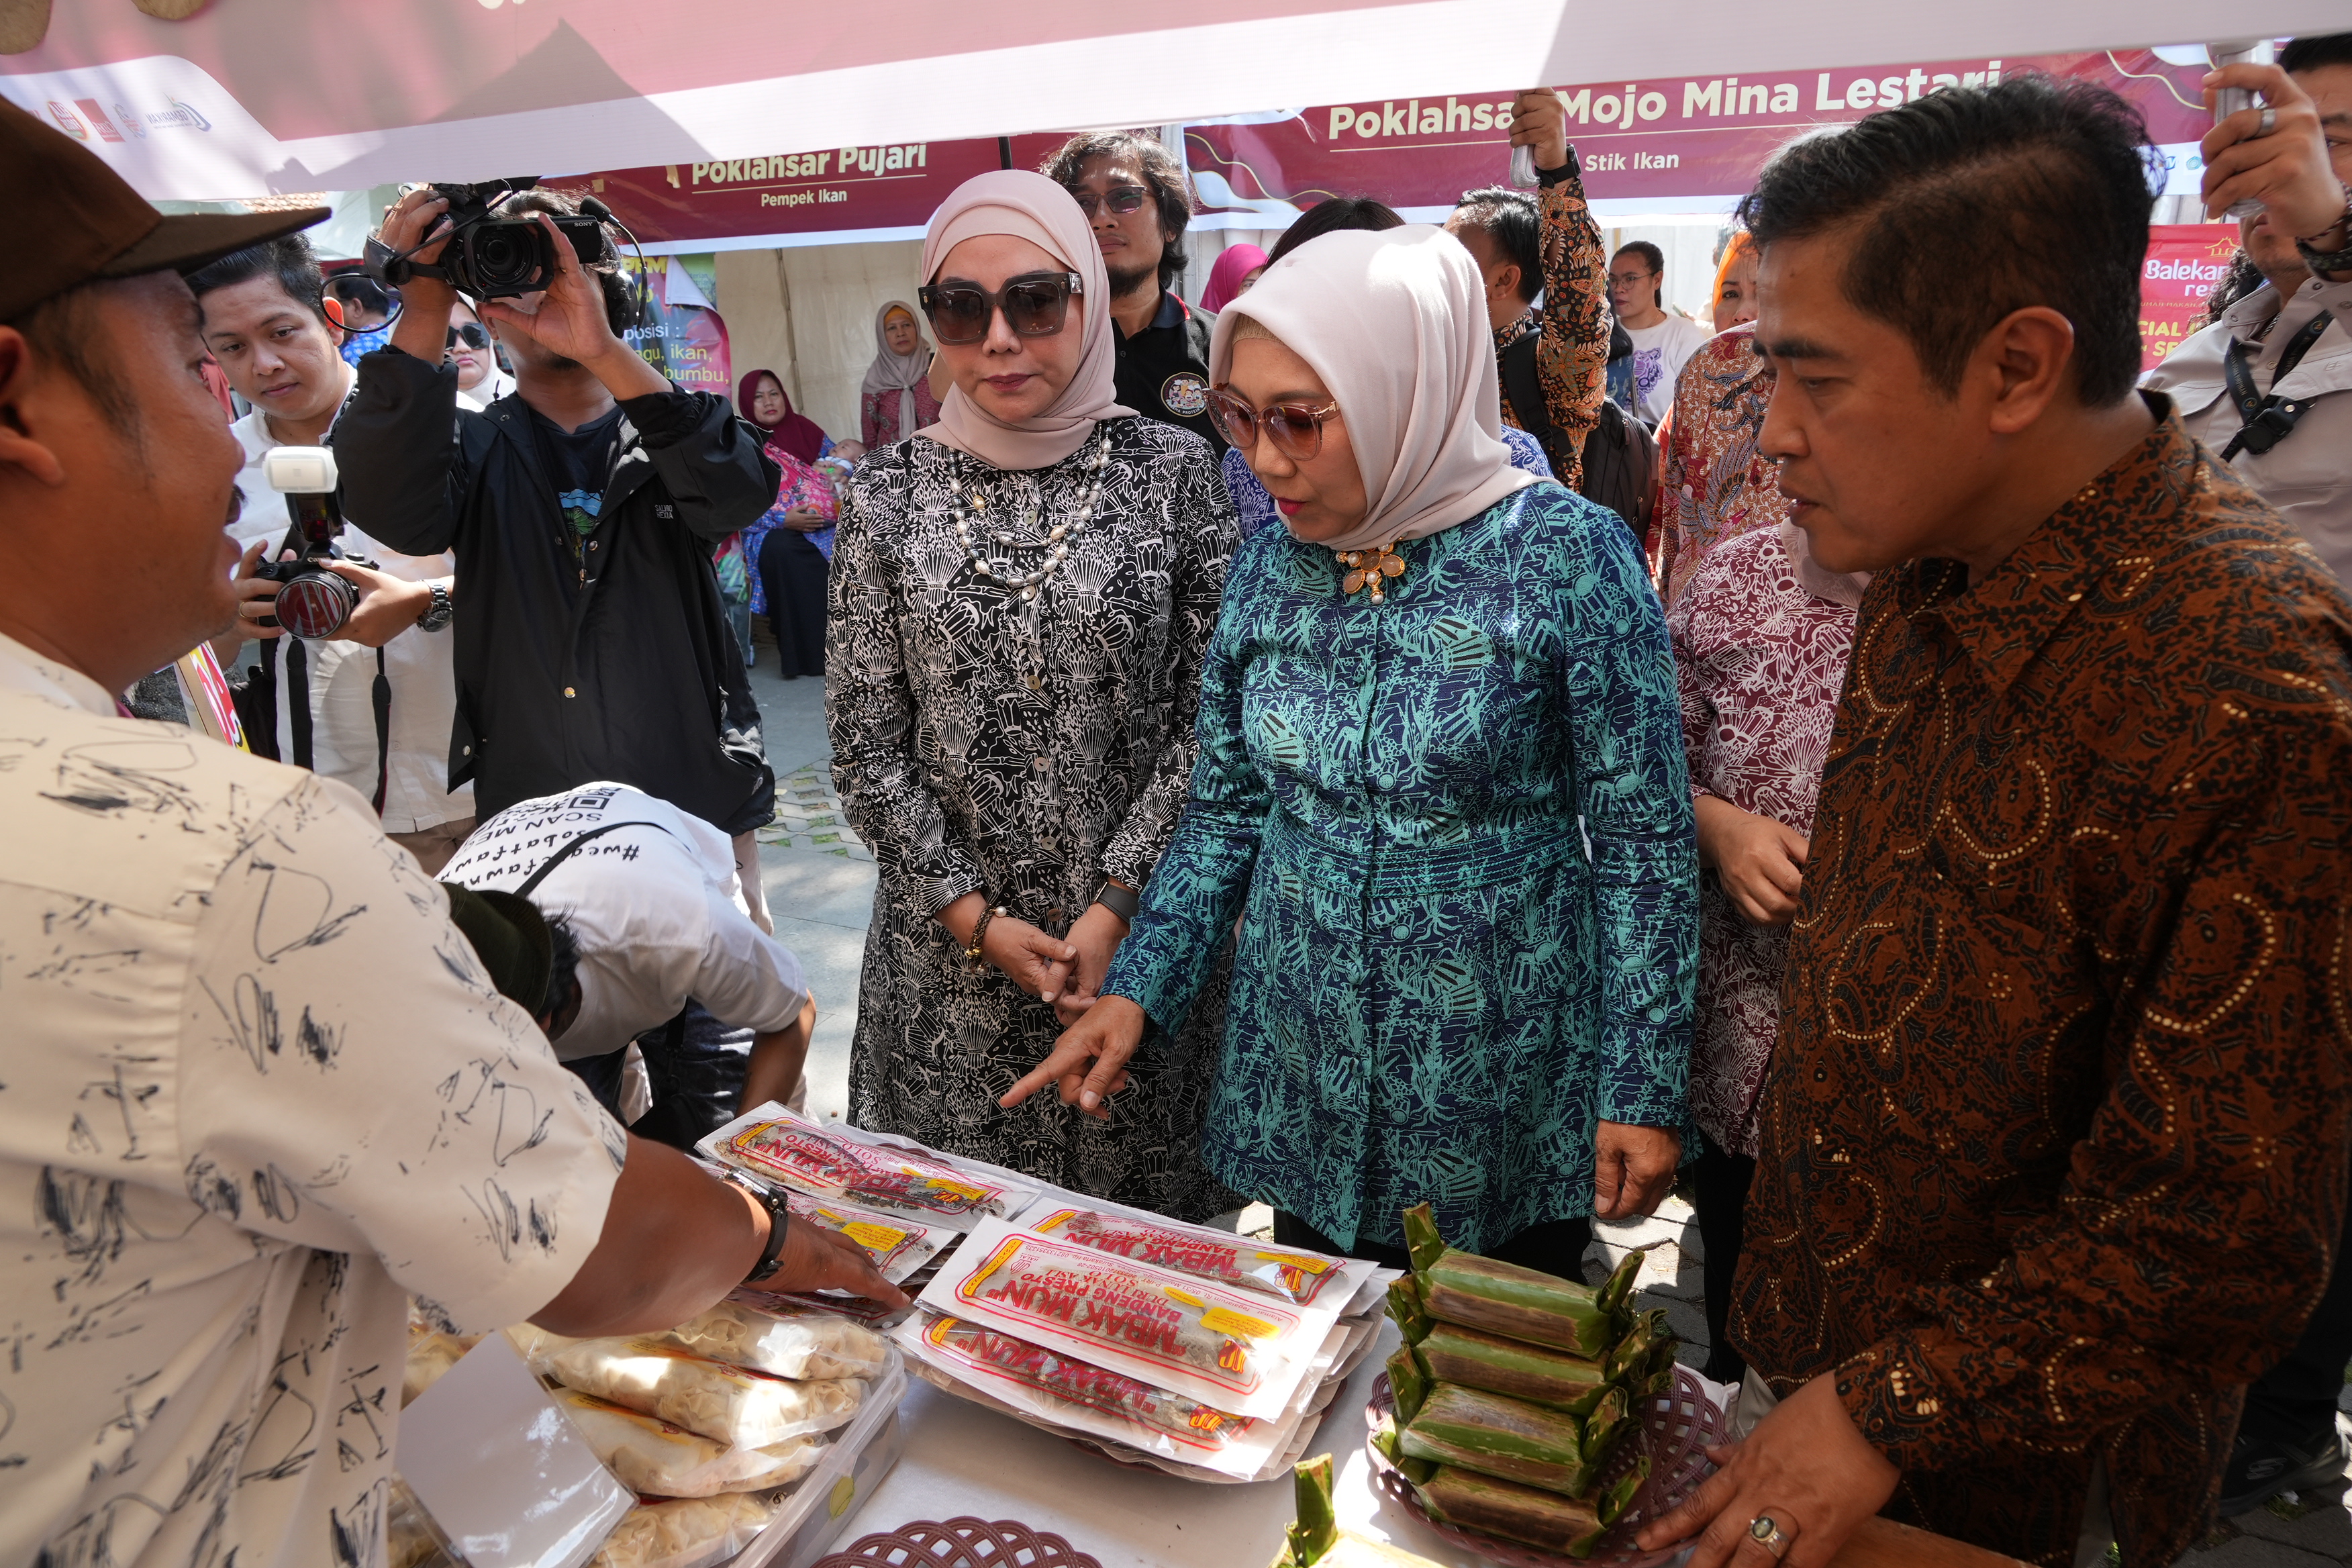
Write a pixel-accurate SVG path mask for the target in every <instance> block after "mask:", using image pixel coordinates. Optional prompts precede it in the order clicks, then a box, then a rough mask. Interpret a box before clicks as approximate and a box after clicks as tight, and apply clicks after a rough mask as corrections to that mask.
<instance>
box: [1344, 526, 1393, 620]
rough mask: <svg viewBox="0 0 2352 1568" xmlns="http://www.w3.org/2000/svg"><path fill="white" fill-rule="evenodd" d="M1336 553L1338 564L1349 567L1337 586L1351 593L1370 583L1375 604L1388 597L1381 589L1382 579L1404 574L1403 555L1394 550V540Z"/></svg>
mask: <svg viewBox="0 0 2352 1568" xmlns="http://www.w3.org/2000/svg"><path fill="white" fill-rule="evenodd" d="M1338 553H1339V564H1340V565H1342V566H1345V567H1348V568H1349V573H1348V575H1347V579H1346V580H1345V581H1344V582H1342V583H1341V584H1339V586H1340V587H1341V588H1342V589H1343V590H1344V591H1346V592H1348V593H1350V594H1352V593H1354V592H1355V591H1356V590H1357V589H1359V588H1361V587H1363V586H1365V585H1366V584H1370V586H1371V590H1372V603H1373V604H1375V605H1377V604H1379V603H1381V601H1382V600H1384V599H1386V598H1387V597H1388V595H1386V594H1385V593H1383V592H1382V591H1381V590H1382V589H1383V588H1384V587H1386V586H1387V584H1385V583H1384V582H1383V581H1382V579H1384V578H1389V577H1402V576H1403V575H1404V557H1403V556H1402V555H1399V554H1398V553H1397V552H1396V542H1395V541H1394V540H1391V541H1390V542H1388V543H1386V544H1375V545H1373V546H1372V547H1371V548H1370V550H1342V551H1340V552H1338Z"/></svg>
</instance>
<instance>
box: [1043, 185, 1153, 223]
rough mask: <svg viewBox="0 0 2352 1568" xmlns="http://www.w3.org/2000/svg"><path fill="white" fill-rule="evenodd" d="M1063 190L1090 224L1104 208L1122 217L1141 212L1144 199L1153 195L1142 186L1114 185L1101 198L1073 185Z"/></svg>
mask: <svg viewBox="0 0 2352 1568" xmlns="http://www.w3.org/2000/svg"><path fill="white" fill-rule="evenodd" d="M1062 188H1063V189H1064V190H1066V191H1068V192H1069V193H1070V199H1071V200H1072V201H1074V202H1076V203H1077V204H1078V210H1079V211H1080V212H1082V213H1084V214H1086V215H1087V222H1089V223H1091V222H1093V221H1094V216H1095V214H1096V213H1097V212H1099V211H1101V210H1102V209H1103V208H1104V207H1108V208H1110V210H1111V211H1113V212H1115V213H1117V214H1118V216H1121V217H1125V216H1127V215H1128V214H1129V213H1132V212H1141V211H1142V210H1143V202H1144V198H1145V197H1147V196H1149V195H1150V194H1151V193H1150V191H1147V190H1145V189H1144V188H1143V187H1142V186H1141V185H1113V186H1112V187H1111V188H1110V194H1109V195H1101V196H1098V195H1095V194H1094V193H1093V192H1091V191H1082V190H1079V189H1077V188H1076V186H1072V185H1065V186H1063V187H1062Z"/></svg>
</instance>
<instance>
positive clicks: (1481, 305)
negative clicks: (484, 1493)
mask: <svg viewBox="0 0 2352 1568" xmlns="http://www.w3.org/2000/svg"><path fill="white" fill-rule="evenodd" d="M1244 316H1246V317H1249V318H1251V319H1252V320H1254V321H1256V322H1257V323H1258V324H1259V325H1260V326H1262V327H1264V328H1265V330H1266V331H1270V332H1272V333H1273V334H1274V335H1275V337H1276V338H1277V339H1278V340H1280V341H1281V342H1282V344H1283V346H1284V347H1286V348H1287V349H1288V350H1289V351H1290V352H1291V353H1295V354H1297V356H1298V357H1299V358H1300V359H1303V360H1305V361H1306V362H1307V363H1308V364H1309V365H1310V366H1312V367H1313V368H1314V371H1315V374H1317V375H1318V376H1320V377H1321V378H1322V381H1323V384H1324V385H1325V386H1327V387H1328V388H1330V390H1331V396H1332V398H1333V399H1334V400H1335V401H1337V402H1338V404H1339V413H1340V416H1341V417H1343V418H1345V419H1346V420H1347V422H1348V436H1349V441H1350V442H1351V443H1352V444H1353V446H1354V447H1355V449H1356V466H1357V468H1360V469H1361V470H1362V471H1363V475H1364V493H1365V495H1366V497H1367V498H1368V499H1369V500H1370V502H1371V507H1370V510H1368V511H1366V512H1365V514H1364V521H1362V522H1361V523H1360V524H1358V525H1357V526H1356V527H1355V528H1354V529H1353V530H1351V531H1349V532H1347V533H1345V534H1342V535H1341V536H1340V537H1339V538H1337V539H1327V540H1320V541H1318V543H1321V544H1322V545H1323V546H1324V547H1325V548H1327V549H1328V550H1331V551H1333V552H1339V551H1344V550H1367V549H1370V547H1371V546H1373V545H1375V544H1388V543H1392V542H1395V541H1397V540H1401V539H1422V538H1425V537H1426V536H1428V535H1430V534H1433V533H1436V532H1440V531H1443V530H1445V529H1448V528H1452V527H1453V526H1454V524H1455V523H1457V522H1467V521H1470V520H1471V519H1472V518H1474V517H1475V516H1477V515H1478V514H1479V513H1480V512H1482V511H1484V510H1486V509H1487V508H1488V507H1490V506H1493V505H1494V504H1495V503H1496V501H1498V500H1502V499H1503V498H1504V497H1505V496H1507V495H1511V494H1513V493H1515V492H1516V491H1518V490H1521V489H1526V488H1527V487H1528V486H1529V485H1531V484H1534V483H1536V482H1537V481H1536V477H1535V476H1534V475H1533V474H1530V473H1528V472H1526V471H1524V470H1523V469H1519V468H1513V467H1512V466H1511V449H1510V448H1509V447H1506V446H1504V445H1503V434H1502V431H1503V405H1502V396H1501V392H1500V387H1499V384H1498V382H1497V380H1496V370H1495V334H1494V329H1493V328H1492V327H1491V326H1489V325H1488V324H1487V318H1486V279H1485V278H1484V277H1483V276H1481V274H1480V273H1479V271H1478V264H1477V263H1476V262H1475V261H1473V260H1472V259H1471V258H1470V253H1469V252H1468V251H1467V250H1465V249H1464V248H1463V247H1462V242H1461V241H1460V240H1458V239H1455V238H1454V237H1453V236H1452V235H1450V234H1448V233H1446V232H1445V231H1444V229H1442V228H1432V227H1430V226H1428V225H1426V224H1408V225H1406V226H1404V227H1402V228H1392V229H1389V230H1386V231H1385V232H1382V233H1378V234H1374V233H1368V232H1366V231H1363V230H1360V229H1358V230H1341V231H1339V232H1337V233H1332V234H1327V235H1323V236H1320V237H1318V238H1317V239H1316V241H1315V243H1314V244H1312V245H1302V246H1300V247H1298V248H1297V250H1294V251H1292V252H1291V253H1290V254H1289V255H1287V256H1286V257H1284V258H1282V259H1281V260H1279V261H1277V262H1276V263H1275V264H1274V265H1273V266H1271V267H1269V268H1266V269H1265V277H1263V278H1261V279H1258V280H1257V282H1256V284H1255V286H1254V287H1252V288H1251V289H1250V291H1249V292H1248V293H1247V294H1245V295H1244V296H1243V297H1242V298H1241V299H1240V300H1236V301H1235V302H1234V304H1233V305H1232V306H1231V307H1230V308H1229V309H1227V310H1225V311H1224V313H1223V314H1222V315H1220V316H1219V317H1218V318H1217V330H1216V331H1215V333H1214V335H1213V336H1212V337H1211V338H1210V340H1209V380H1210V381H1211V382H1212V383H1213V384H1216V385H1219V386H1222V385H1223V384H1224V383H1225V378H1226V377H1227V376H1228V375H1229V374H1231V373H1232V370H1233V364H1234V329H1235V328H1236V327H1237V326H1238V325H1239V324H1240V323H1241V321H1242V318H1243V317H1244Z"/></svg>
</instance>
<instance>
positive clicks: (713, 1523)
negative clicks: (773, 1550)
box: [588, 1492, 783, 1568]
mask: <svg viewBox="0 0 2352 1568" xmlns="http://www.w3.org/2000/svg"><path fill="white" fill-rule="evenodd" d="M782 1501H783V1500H782V1498H779V1497H777V1496H775V1495H773V1494H772V1493H766V1492H733V1493H729V1494H726V1495H723V1496H719V1497H709V1498H687V1499H680V1500H674V1501H666V1502H664V1501H656V1502H645V1503H640V1504H638V1505H637V1506H636V1507H635V1508H634V1509H631V1510H629V1511H628V1512H627V1513H625V1514H623V1515H622V1516H621V1522H620V1523H618V1524H616V1525H614V1527H613V1533H612V1534H610V1535H608V1536H606V1537H605V1538H604V1545H603V1546H601V1547H599V1548H598V1549H597V1552H596V1555H595V1556H593V1557H591V1558H590V1559H589V1560H588V1568H712V1565H713V1564H716V1563H724V1562H726V1561H727V1560H728V1559H729V1558H730V1557H732V1556H734V1555H735V1554H736V1553H737V1552H740V1551H742V1550H743V1548H745V1547H746V1546H749V1545H750V1544H751V1538H752V1537H753V1536H755V1535H757V1534H759V1533H760V1530H761V1526H763V1525H765V1524H766V1523H767V1522H768V1521H770V1520H771V1519H773V1518H774V1517H775V1516H776V1510H777V1509H778V1508H779V1507H781V1506H782Z"/></svg>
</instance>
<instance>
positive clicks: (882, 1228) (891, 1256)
mask: <svg viewBox="0 0 2352 1568" xmlns="http://www.w3.org/2000/svg"><path fill="white" fill-rule="evenodd" d="M784 1201H785V1203H786V1204H787V1205H789V1206H790V1207H791V1209H792V1211H793V1218H795V1219H804V1220H806V1221H808V1222H809V1223H810V1224H811V1225H817V1226H824V1228H825V1229H827V1230H832V1231H838V1232H840V1233H841V1234H842V1235H844V1236H845V1237H849V1239H850V1240H852V1241H854V1242H856V1243H857V1245H858V1246H860V1247H864V1248H865V1249H866V1257H868V1258H872V1259H874V1267H875V1268H878V1269H880V1270H881V1271H882V1277H883V1278H884V1279H887V1280H889V1281H890V1283H891V1284H893V1285H900V1284H904V1283H905V1282H906V1280H907V1279H908V1276H910V1275H912V1274H913V1273H914V1272H915V1271H916V1270H917V1269H919V1268H922V1266H923V1265H924V1264H926V1263H929V1261H930V1260H931V1259H932V1258H936V1257H938V1256H939V1255H940V1252H941V1251H942V1250H944V1249H945V1248H947V1247H952V1246H954V1245H955V1242H956V1237H957V1234H958V1233H957V1232H956V1231H954V1230H952V1229H950V1227H948V1226H943V1225H926V1224H924V1223H923V1222H922V1221H921V1220H917V1219H892V1218H890V1217H888V1216H887V1215H878V1214H869V1213H867V1212H866V1210H864V1209H861V1208H853V1207H851V1206H850V1205H847V1204H828V1203H824V1202H820V1201H819V1200H817V1199H815V1198H808V1197H803V1196H801V1195H800V1194H797V1193H793V1194H786V1196H785V1200H784Z"/></svg>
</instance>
